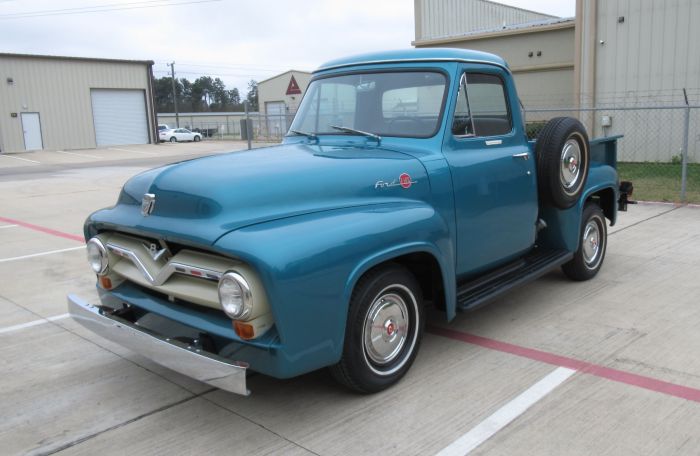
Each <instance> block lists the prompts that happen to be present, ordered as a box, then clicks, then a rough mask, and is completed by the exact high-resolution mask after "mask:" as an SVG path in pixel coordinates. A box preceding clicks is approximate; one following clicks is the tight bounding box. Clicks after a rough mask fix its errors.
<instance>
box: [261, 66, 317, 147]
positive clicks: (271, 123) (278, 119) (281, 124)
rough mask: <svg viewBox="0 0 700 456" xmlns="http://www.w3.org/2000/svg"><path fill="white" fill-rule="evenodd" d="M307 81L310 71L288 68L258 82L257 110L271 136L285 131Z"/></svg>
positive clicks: (307, 83) (309, 79)
mask: <svg viewBox="0 0 700 456" xmlns="http://www.w3.org/2000/svg"><path fill="white" fill-rule="evenodd" d="M309 81H311V73H310V72H307V71H297V70H289V71H285V72H284V73H282V74H278V75H277V76H273V77H271V78H268V79H265V80H264V81H260V82H258V110H259V111H260V113H261V114H263V115H264V116H265V117H266V122H267V131H268V132H269V134H270V135H271V136H274V135H276V134H277V133H279V132H286V131H287V127H288V126H289V123H290V122H291V119H292V118H293V116H294V113H295V112H296V111H297V108H298V107H299V103H300V102H301V97H302V96H303V95H304V92H305V91H306V88H307V87H308V85H309Z"/></svg>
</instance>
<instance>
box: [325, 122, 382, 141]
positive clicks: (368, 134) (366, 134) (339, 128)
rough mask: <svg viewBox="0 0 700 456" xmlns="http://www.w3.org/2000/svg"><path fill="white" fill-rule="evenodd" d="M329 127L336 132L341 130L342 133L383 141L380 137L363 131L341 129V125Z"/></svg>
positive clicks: (347, 128)
mask: <svg viewBox="0 0 700 456" xmlns="http://www.w3.org/2000/svg"><path fill="white" fill-rule="evenodd" d="M329 127H331V128H335V129H336V130H340V131H347V132H348V133H354V134H356V135H362V136H367V137H368V138H372V139H374V140H375V141H377V142H381V141H382V137H381V136H379V135H375V134H374V133H368V132H366V131H362V130H355V129H354V128H349V127H341V126H339V125H329Z"/></svg>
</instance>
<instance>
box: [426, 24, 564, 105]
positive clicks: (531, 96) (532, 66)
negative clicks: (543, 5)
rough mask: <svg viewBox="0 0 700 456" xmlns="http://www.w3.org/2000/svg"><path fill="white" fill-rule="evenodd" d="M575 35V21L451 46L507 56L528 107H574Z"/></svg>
mask: <svg viewBox="0 0 700 456" xmlns="http://www.w3.org/2000/svg"><path fill="white" fill-rule="evenodd" d="M574 38H575V34H574V27H573V24H572V26H571V27H568V28H564V29H555V30H546V31H535V30H533V31H530V32H529V33H526V34H516V35H502V36H495V37H487V38H478V37H471V38H469V39H465V40H463V41H455V42H452V43H450V44H449V46H450V47H455V48H463V49H474V50H477V51H485V52H491V53H493V54H496V55H499V56H501V57H503V58H504V59H505V60H506V62H508V65H509V66H510V68H511V71H512V72H513V74H514V76H515V82H516V85H517V89H518V94H519V95H520V98H521V100H522V102H523V104H524V105H525V106H526V107H530V108H532V107H538V106H539V107H541V106H546V107H562V106H563V107H570V106H572V104H573V102H574V92H573V90H574V88H573V86H574V82H573V80H574ZM436 46H444V45H436ZM418 47H432V46H418ZM531 52H532V57H530V53H531ZM538 52H541V55H540V56H537V53H538Z"/></svg>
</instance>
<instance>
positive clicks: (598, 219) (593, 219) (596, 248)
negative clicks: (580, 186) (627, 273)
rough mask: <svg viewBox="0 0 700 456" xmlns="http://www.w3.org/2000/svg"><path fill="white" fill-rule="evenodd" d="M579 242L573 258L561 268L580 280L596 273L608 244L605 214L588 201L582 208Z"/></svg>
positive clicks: (571, 276) (591, 276)
mask: <svg viewBox="0 0 700 456" xmlns="http://www.w3.org/2000/svg"><path fill="white" fill-rule="evenodd" d="M580 242H581V244H580V245H579V248H578V250H577V251H576V253H575V254H574V258H573V259H571V261H569V262H568V263H566V264H564V265H563V266H562V270H563V271H564V273H565V274H566V275H567V276H568V277H569V278H571V279H573V280H579V281H582V280H588V279H592V278H593V277H594V276H595V275H596V274H598V271H600V268H601V266H602V265H603V259H604V258H605V249H606V248H607V246H608V230H607V225H606V223H605V215H604V214H603V211H602V209H601V208H600V206H598V205H597V204H595V203H588V204H586V206H585V207H584V209H583V216H582V217H581V238H580Z"/></svg>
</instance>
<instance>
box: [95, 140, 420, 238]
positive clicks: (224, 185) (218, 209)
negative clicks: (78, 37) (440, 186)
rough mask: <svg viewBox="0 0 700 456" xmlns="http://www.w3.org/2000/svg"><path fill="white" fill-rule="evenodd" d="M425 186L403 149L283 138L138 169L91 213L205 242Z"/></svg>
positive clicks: (117, 225) (416, 192) (410, 193)
mask: <svg viewBox="0 0 700 456" xmlns="http://www.w3.org/2000/svg"><path fill="white" fill-rule="evenodd" d="M403 174H405V176H404V177H403V182H404V185H403V186H402V185H401V176H402V175H403ZM146 193H152V194H154V195H155V205H154V208H153V211H152V213H151V214H150V215H149V216H143V215H142V214H141V201H142V198H143V195H144V194H146ZM429 193H430V187H429V182H428V179H427V175H426V171H425V168H424V167H423V165H422V164H421V162H420V161H418V160H417V159H415V158H414V157H412V156H410V155H407V154H404V153H401V152H398V151H394V150H389V149H385V148H378V147H372V148H368V146H367V145H366V144H361V145H309V144H283V145H280V146H276V147H269V148H264V149H254V150H250V151H244V152H232V153H227V154H221V155H214V156H210V157H205V158H200V159H195V160H190V161H185V162H181V163H175V164H172V165H168V166H165V167H162V168H157V169H154V170H150V171H147V172H145V173H142V174H139V175H137V176H135V177H133V178H132V179H131V180H130V181H129V182H127V183H126V184H125V185H124V188H123V190H122V193H121V195H120V197H119V201H118V203H117V205H116V206H114V207H113V208H110V209H105V210H103V211H99V212H97V213H95V214H93V216H92V218H91V220H92V221H93V222H94V223H95V224H96V225H101V226H99V227H98V229H122V230H126V231H133V232H136V233H142V234H143V233H153V232H156V233H158V235H159V236H163V237H165V238H166V239H167V238H174V239H180V240H189V241H192V242H196V243H206V244H212V243H214V242H215V241H216V240H217V239H218V238H219V237H221V236H223V235H224V234H226V233H228V232H230V231H232V230H236V229H239V228H242V227H244V226H248V225H252V224H256V223H261V222H267V221H271V220H276V219H280V218H285V217H291V216H295V215H301V214H307V213H311V212H318V211H326V210H331V209H338V208H345V207H352V206H362V205H368V204H382V203H390V202H396V201H397V200H401V199H405V200H416V199H419V200H424V199H425V198H427V197H428V195H429ZM88 224H90V221H89V222H88ZM125 227H129V228H125Z"/></svg>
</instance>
